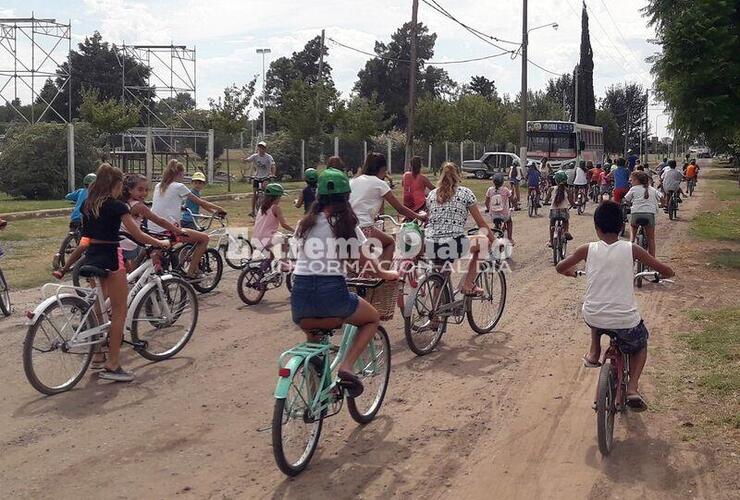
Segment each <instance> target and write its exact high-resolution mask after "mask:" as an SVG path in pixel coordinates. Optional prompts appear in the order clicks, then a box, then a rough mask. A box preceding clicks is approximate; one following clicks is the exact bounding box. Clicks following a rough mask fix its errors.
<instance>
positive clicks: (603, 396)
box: [596, 360, 617, 456]
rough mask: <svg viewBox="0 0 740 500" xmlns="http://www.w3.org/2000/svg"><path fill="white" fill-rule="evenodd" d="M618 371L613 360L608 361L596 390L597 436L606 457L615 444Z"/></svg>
mask: <svg viewBox="0 0 740 500" xmlns="http://www.w3.org/2000/svg"><path fill="white" fill-rule="evenodd" d="M616 386H617V377H616V370H615V368H614V366H613V365H612V362H611V360H607V361H606V363H604V365H603V366H602V367H601V372H600V373H599V385H598V387H597V389H596V436H597V438H598V441H599V451H600V452H601V454H602V455H604V456H606V455H608V454H609V453H610V452H611V451H612V445H613V444H614V415H615V414H616V413H617V406H616V402H615V401H614V397H615V395H616V393H617V391H616Z"/></svg>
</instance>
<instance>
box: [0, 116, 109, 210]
mask: <svg viewBox="0 0 740 500" xmlns="http://www.w3.org/2000/svg"><path fill="white" fill-rule="evenodd" d="M99 145H100V144H99V138H98V135H97V133H96V132H95V131H94V130H93V128H92V127H91V126H90V125H89V124H87V123H76V124H75V185H76V186H79V185H81V184H82V178H83V177H84V176H85V175H86V174H88V173H90V172H94V171H95V170H96V169H97V167H98V164H99V159H100V152H99V149H98V147H99ZM0 191H3V192H5V193H7V194H9V195H10V196H13V197H23V198H26V199H32V200H43V199H59V198H62V197H63V196H64V194H65V193H66V192H67V125H64V124H59V123H35V124H32V125H17V126H14V127H13V128H12V129H10V130H9V131H8V134H7V135H6V137H5V147H4V148H3V152H2V155H0Z"/></svg>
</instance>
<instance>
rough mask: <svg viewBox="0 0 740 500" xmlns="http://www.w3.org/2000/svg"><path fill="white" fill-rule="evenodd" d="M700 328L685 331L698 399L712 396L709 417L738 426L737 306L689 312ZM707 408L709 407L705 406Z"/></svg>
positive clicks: (739, 349)
mask: <svg viewBox="0 0 740 500" xmlns="http://www.w3.org/2000/svg"><path fill="white" fill-rule="evenodd" d="M689 317H690V318H691V319H692V320H694V321H697V322H701V324H702V328H701V330H700V331H693V332H690V333H685V334H682V335H681V336H680V338H681V340H682V341H683V342H684V343H685V344H686V345H687V347H688V348H689V357H688V368H687V369H688V370H689V371H690V372H693V375H694V376H696V380H697V386H698V388H699V390H700V391H701V394H700V396H701V397H702V398H715V401H713V404H712V405H711V407H712V408H713V409H712V411H713V412H718V413H717V414H715V415H711V416H710V417H711V420H712V421H715V422H718V423H728V424H730V425H731V426H733V427H735V428H739V429H740V307H733V308H727V309H719V310H716V311H709V312H704V311H692V312H690V313H689ZM707 407H710V405H708V406H707Z"/></svg>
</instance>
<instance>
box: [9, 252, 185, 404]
mask: <svg viewBox="0 0 740 500" xmlns="http://www.w3.org/2000/svg"><path fill="white" fill-rule="evenodd" d="M150 251H151V248H148V249H147V254H149V252H150ZM107 274H108V271H106V270H105V269H101V268H99V267H95V266H89V265H83V266H81V267H80V275H81V276H83V277H86V278H89V279H90V280H91V281H93V282H94V280H95V278H101V277H105V276H107ZM127 280H128V282H129V284H130V290H129V294H128V297H127V301H128V313H127V315H126V322H125V330H126V331H128V332H129V335H130V339H131V340H126V339H125V335H126V334H125V332H124V340H123V341H124V343H126V344H129V345H131V346H132V347H133V349H134V350H135V351H136V352H137V353H138V354H140V355H141V356H143V357H144V358H146V359H149V360H152V361H161V360H165V359H169V358H171V357H172V356H174V355H175V354H177V353H178V352H180V350H182V348H183V347H185V345H186V344H187V343H188V341H189V340H190V338H191V337H192V335H193V333H194V332H195V327H196V325H197V323H198V298H197V296H196V293H195V290H194V289H193V287H192V286H191V285H190V284H189V283H188V282H187V281H185V280H184V279H182V278H181V277H179V276H176V275H172V274H164V275H161V276H160V275H159V274H157V270H156V267H155V265H154V263H153V262H152V260H151V259H147V261H146V262H144V263H143V264H142V265H141V266H139V267H138V268H137V269H135V270H134V271H133V272H132V273H130V274H129V275H128V276H127ZM41 290H42V294H43V295H44V297H46V298H45V299H44V300H43V301H42V302H41V303H40V304H39V305H38V306H36V308H35V309H34V310H33V311H32V312H28V313H26V316H27V317H28V322H27V325H28V331H27V333H26V338H25V341H24V343H23V368H24V370H25V373H26V378H27V379H28V381H29V383H30V384H31V385H32V386H33V387H34V389H36V390H37V391H39V392H41V393H43V394H48V395H52V394H58V393H60V392H64V391H68V390H70V389H72V388H73V387H74V386H75V385H76V384H77V383H78V382H79V381H80V379H81V378H82V376H83V375H84V374H85V371H86V370H87V368H88V366H89V365H90V361H91V360H92V356H93V353H94V352H95V351H98V352H99V351H100V349H101V348H102V347H103V346H104V345H105V344H106V342H107V339H108V330H109V328H110V318H109V306H110V302H109V300H107V299H106V298H105V296H104V295H103V291H102V288H101V287H99V286H93V288H84V287H78V286H70V285H59V284H56V283H47V284H46V285H44V286H43V287H42V289H41Z"/></svg>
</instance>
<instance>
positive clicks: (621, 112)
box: [601, 83, 647, 151]
mask: <svg viewBox="0 0 740 500" xmlns="http://www.w3.org/2000/svg"><path fill="white" fill-rule="evenodd" d="M646 104H647V101H646V98H645V89H644V88H643V87H642V85H639V84H637V83H627V84H624V85H612V86H610V87H608V88H607V89H606V93H605V95H604V99H603V100H602V101H601V108H602V109H605V110H608V111H609V112H610V113H611V114H612V116H613V117H614V119H615V120H616V122H617V128H618V130H619V144H621V146H619V147H618V148H617V149H616V151H622V149H623V148H624V136H625V133H626V135H627V149H630V148H631V149H638V148H639V147H640V129H641V127H643V124H644V122H643V119H644V116H645V106H646Z"/></svg>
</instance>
